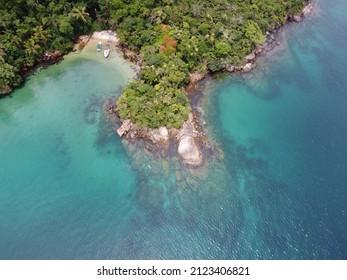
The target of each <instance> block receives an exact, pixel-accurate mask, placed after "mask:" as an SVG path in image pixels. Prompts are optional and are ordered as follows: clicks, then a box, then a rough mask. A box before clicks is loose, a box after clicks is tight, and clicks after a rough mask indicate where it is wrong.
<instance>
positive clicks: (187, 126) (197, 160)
mask: <svg viewBox="0 0 347 280" xmlns="http://www.w3.org/2000/svg"><path fill="white" fill-rule="evenodd" d="M198 135H199V133H198V131H197V129H196V127H195V123H194V116H193V114H192V113H189V116H188V120H187V121H186V122H185V123H184V124H183V125H182V127H181V129H180V130H179V132H178V134H177V135H176V139H177V140H178V149H177V152H178V155H179V156H180V158H181V160H182V161H183V163H184V164H186V165H189V166H193V167H198V166H201V165H202V164H203V155H202V153H201V152H200V148H199V146H198V145H197V143H196V141H195V138H196V137H197V136H198Z"/></svg>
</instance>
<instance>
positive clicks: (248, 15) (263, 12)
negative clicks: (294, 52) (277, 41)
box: [0, 0, 307, 127]
mask: <svg viewBox="0 0 347 280" xmlns="http://www.w3.org/2000/svg"><path fill="white" fill-rule="evenodd" d="M306 2H307V0H190V1H187V0H73V1H67V0H50V1H43V0H13V1H6V2H5V3H4V4H3V5H2V6H1V7H0V94H1V93H6V92H8V91H9V90H10V89H11V88H12V87H13V86H16V85H18V84H19V83H20V82H21V79H22V78H21V76H20V73H21V70H22V69H23V68H25V67H31V66H33V65H35V63H37V61H38V59H39V58H40V57H42V55H43V53H44V51H45V50H52V51H53V50H60V51H62V52H67V51H68V50H70V49H71V46H72V43H71V41H72V40H73V38H74V37H76V36H77V35H78V34H82V33H85V32H88V31H90V30H91V29H92V28H93V27H94V28H95V27H100V28H105V29H110V28H112V29H115V30H116V31H117V34H118V36H119V38H120V40H121V42H122V43H123V44H125V45H126V46H127V47H128V48H129V49H131V50H133V51H136V52H138V53H139V55H140V57H141V60H142V61H143V65H142V68H141V72H140V78H139V79H138V80H136V81H134V82H132V83H131V84H129V86H128V87H127V88H126V89H125V90H124V92H123V94H122V95H121V97H120V98H119V100H118V102H117V109H118V113H119V116H120V117H121V118H122V119H127V118H129V119H131V120H132V121H133V122H134V123H136V124H138V125H140V126H148V127H158V126H167V127H180V126H181V124H182V122H183V121H184V120H186V119H187V117H188V112H189V109H190V105H189V101H188V98H187V96H186V94H185V92H184V86H185V85H187V83H188V81H189V79H188V74H189V72H191V71H199V70H200V71H201V70H203V69H208V70H209V71H211V72H215V71H219V70H221V69H223V68H225V66H227V65H229V64H240V63H242V60H243V59H244V57H245V56H246V55H247V54H249V53H250V52H251V51H252V50H253V49H254V48H255V46H257V45H259V44H261V43H263V42H265V40H266V36H265V34H266V31H267V30H269V29H273V28H275V27H277V26H280V25H282V24H284V23H285V22H286V20H287V16H288V15H293V14H297V13H299V12H300V10H301V9H302V8H303V6H304V4H305V3H306Z"/></svg>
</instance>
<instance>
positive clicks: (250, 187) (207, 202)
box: [0, 0, 347, 259]
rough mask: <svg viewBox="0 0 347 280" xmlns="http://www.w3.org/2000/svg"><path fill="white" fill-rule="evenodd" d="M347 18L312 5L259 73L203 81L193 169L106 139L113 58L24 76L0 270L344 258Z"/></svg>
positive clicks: (4, 144)
mask: <svg viewBox="0 0 347 280" xmlns="http://www.w3.org/2000/svg"><path fill="white" fill-rule="evenodd" d="M346 12H347V3H346V2H345V1H342V0H334V1H327V0H322V1H318V11H317V15H316V16H314V17H312V18H309V19H306V20H305V21H304V22H301V23H296V24H289V25H288V26H286V27H285V28H284V31H283V38H282V41H281V46H280V47H278V48H277V49H276V51H275V52H274V53H270V54H268V55H266V56H265V57H262V58H260V59H259V61H258V62H257V64H258V67H257V68H256V70H255V71H253V72H252V73H250V74H249V75H244V76H240V75H238V74H236V75H232V76H231V75H228V76H227V75H225V76H220V75H219V76H216V77H214V78H213V79H210V80H208V81H206V84H205V88H204V90H203V93H204V96H203V99H202V101H201V104H199V105H198V106H200V107H201V110H200V111H203V112H204V113H203V116H202V117H203V118H204V119H205V121H206V122H207V125H206V127H205V129H206V131H208V132H209V133H210V137H211V139H213V141H214V142H215V145H216V147H217V150H219V152H216V153H215V155H214V156H207V162H206V165H205V167H204V168H203V169H201V170H195V171H192V170H187V169H185V168H184V167H182V166H181V164H180V162H179V160H178V159H177V158H176V157H175V156H172V157H168V158H166V159H165V160H162V159H161V160H158V159H156V158H153V157H151V156H150V155H149V154H148V153H147V152H146V151H145V150H144V149H139V148H134V147H133V146H132V145H127V144H126V143H124V142H122V141H121V139H119V138H118V137H117V136H116V135H115V133H114V131H113V128H112V126H111V123H110V122H109V121H108V120H107V118H106V116H105V115H104V114H103V109H102V106H103V103H104V102H105V100H106V99H107V98H109V97H114V96H118V95H119V93H120V91H121V88H122V87H124V86H125V84H126V83H127V82H128V81H129V79H130V78H131V76H132V74H131V70H130V68H129V66H128V64H126V63H125V62H124V61H122V60H121V59H120V58H112V59H110V60H104V59H103V58H102V57H96V56H95V53H94V49H93V51H90V52H89V53H88V52H87V53H82V54H81V55H70V56H69V57H68V58H67V59H66V60H64V61H63V62H62V63H60V64H58V65H55V66H52V67H50V68H48V69H45V70H41V71H40V72H38V73H37V74H35V75H33V76H32V77H31V78H30V80H29V81H28V82H27V83H26V84H25V86H24V87H22V88H21V89H18V90H17V91H16V92H15V93H14V94H13V95H12V97H11V98H5V99H2V100H0V139H1V142H0V143H1V145H0V155H1V157H0V259H347V217H346V212H347V203H346V199H347V90H346V89H347V79H346V70H345V68H344V67H345V65H347V58H346V46H347V27H346V26H347V17H346V16H345V15H346ZM124 69H126V71H124ZM173 154H174V153H173Z"/></svg>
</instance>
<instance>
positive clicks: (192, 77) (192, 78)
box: [189, 71, 206, 84]
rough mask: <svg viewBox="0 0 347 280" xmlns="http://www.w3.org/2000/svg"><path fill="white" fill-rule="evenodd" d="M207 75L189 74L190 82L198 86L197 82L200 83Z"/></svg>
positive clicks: (195, 72)
mask: <svg viewBox="0 0 347 280" xmlns="http://www.w3.org/2000/svg"><path fill="white" fill-rule="evenodd" d="M205 76H206V73H202V72H198V71H194V72H190V73H189V82H190V83H191V84H196V83H197V82H200V81H201V80H202V79H203V78H205Z"/></svg>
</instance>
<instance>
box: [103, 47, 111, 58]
mask: <svg viewBox="0 0 347 280" xmlns="http://www.w3.org/2000/svg"><path fill="white" fill-rule="evenodd" d="M109 54H110V49H104V57H105V58H106V57H108V56H109Z"/></svg>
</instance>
